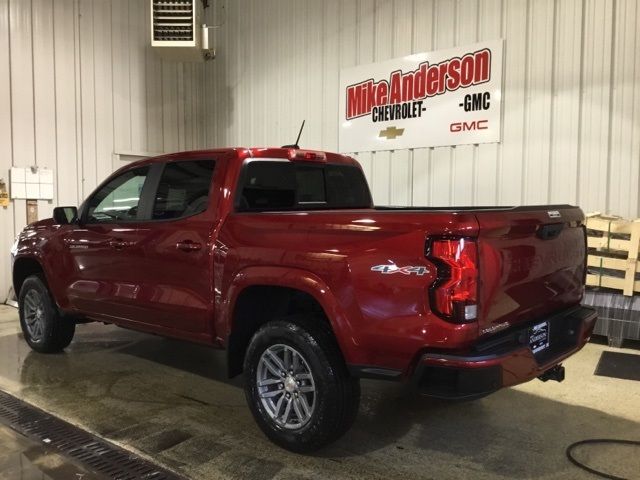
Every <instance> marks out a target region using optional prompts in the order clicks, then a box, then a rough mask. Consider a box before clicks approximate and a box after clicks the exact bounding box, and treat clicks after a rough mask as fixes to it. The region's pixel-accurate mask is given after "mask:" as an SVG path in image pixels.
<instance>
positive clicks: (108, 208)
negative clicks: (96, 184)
mask: <svg viewBox="0 0 640 480" xmlns="http://www.w3.org/2000/svg"><path fill="white" fill-rule="evenodd" d="M148 172H149V167H140V168H136V169H135V170H129V171H128V172H125V173H123V174H122V175H119V176H118V177H116V178H114V179H113V180H111V181H110V182H109V183H107V184H106V185H105V186H104V187H102V188H101V189H100V190H98V192H96V194H95V195H94V196H93V197H91V199H90V200H89V205H88V211H87V222H88V223H115V222H131V221H135V220H137V218H138V204H139V203H140V194H141V193H142V187H143V185H144V182H145V180H146V178H147V173H148Z"/></svg>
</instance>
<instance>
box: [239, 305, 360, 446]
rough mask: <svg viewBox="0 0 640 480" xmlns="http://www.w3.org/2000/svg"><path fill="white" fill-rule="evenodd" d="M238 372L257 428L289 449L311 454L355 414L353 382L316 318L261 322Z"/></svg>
mask: <svg viewBox="0 0 640 480" xmlns="http://www.w3.org/2000/svg"><path fill="white" fill-rule="evenodd" d="M274 354H275V356H276V357H277V358H274ZM265 359H266V360H265ZM287 362H288V364H287ZM283 366H284V367H285V368H284V369H283V368H281V367H283ZM244 371H245V395H246V398H247V403H248V404H249V408H250V409H251V413H252V414H253V416H254V418H255V420H256V422H257V423H258V426H259V427H260V428H261V429H262V431H263V432H264V433H265V435H266V436H267V437H269V439H270V440H271V441H272V442H274V443H275V444H277V445H279V446H281V447H283V448H285V449H287V450H290V451H292V452H297V453H308V452H312V451H314V450H318V449H320V448H322V447H324V446H325V445H328V444H329V443H331V442H333V441H335V440H337V439H338V438H339V437H341V436H342V435H343V434H344V433H345V432H346V431H347V430H349V428H350V427H351V425H352V424H353V422H354V420H355V418H356V415H357V413H358V406H359V403H360V383H359V380H358V379H357V378H354V377H351V376H350V375H349V372H348V371H347V368H346V365H345V362H344V359H343V357H342V354H341V352H340V349H339V348H338V345H337V343H336V340H335V338H334V337H333V333H332V332H331V330H330V329H329V327H328V326H327V324H326V320H325V319H324V318H322V317H319V316H311V317H310V316H299V315H295V316H291V317H287V318H283V319H282V320H277V321H273V322H269V323H267V324H266V325H264V326H263V327H262V328H260V329H259V330H258V331H257V332H256V333H255V335H254V336H253V338H252V339H251V343H250V344H249V348H248V349H247V353H246V355H245V362H244ZM259 382H260V383H261V384H264V386H260V385H259ZM303 397H304V398H303Z"/></svg>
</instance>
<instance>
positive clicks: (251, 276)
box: [215, 266, 353, 362]
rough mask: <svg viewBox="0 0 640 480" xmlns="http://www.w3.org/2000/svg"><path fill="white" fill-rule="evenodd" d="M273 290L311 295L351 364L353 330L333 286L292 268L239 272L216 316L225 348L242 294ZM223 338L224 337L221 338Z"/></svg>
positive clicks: (269, 268)
mask: <svg viewBox="0 0 640 480" xmlns="http://www.w3.org/2000/svg"><path fill="white" fill-rule="evenodd" d="M254 286H273V287H284V288H291V289H294V290H300V291H302V292H304V293H307V294H309V295H310V296H311V297H312V298H314V299H315V300H316V301H317V302H318V304H319V305H320V306H321V307H322V310H323V311H324V313H325V315H326V316H327V320H328V321H329V324H330V325H331V328H332V330H333V333H334V336H335V338H336V341H337V342H338V345H339V347H340V350H341V351H342V354H343V356H344V358H345V360H346V361H347V362H349V358H348V356H349V355H348V352H349V351H350V348H348V347H349V346H348V345H347V344H346V340H345V339H351V338H353V336H352V333H351V332H352V328H351V323H350V322H349V316H348V315H347V312H346V311H345V310H344V309H343V307H342V306H341V305H340V303H339V302H338V300H337V299H336V297H335V295H334V294H333V292H332V291H331V289H330V288H329V286H328V285H327V284H326V283H325V282H324V281H323V280H322V279H321V278H320V277H318V276H317V275H315V274H314V273H312V272H310V271H307V270H303V269H299V268H291V267H281V266H256V267H247V268H245V269H243V270H241V271H239V272H238V273H237V274H236V275H235V276H234V277H233V279H232V280H231V283H230V284H229V288H228V289H227V295H226V296H225V297H224V298H223V299H222V302H221V304H220V306H219V307H218V312H219V315H216V330H215V331H216V332H219V336H222V337H223V338H222V339H221V340H222V342H223V344H224V345H225V346H227V341H228V339H229V335H230V334H231V331H232V329H233V313H234V311H235V306H236V301H237V299H238V297H239V296H240V294H241V293H242V292H243V291H244V290H245V289H246V288H248V287H254ZM220 334H222V335H220Z"/></svg>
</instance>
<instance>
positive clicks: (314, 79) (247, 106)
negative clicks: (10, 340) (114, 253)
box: [0, 0, 640, 298]
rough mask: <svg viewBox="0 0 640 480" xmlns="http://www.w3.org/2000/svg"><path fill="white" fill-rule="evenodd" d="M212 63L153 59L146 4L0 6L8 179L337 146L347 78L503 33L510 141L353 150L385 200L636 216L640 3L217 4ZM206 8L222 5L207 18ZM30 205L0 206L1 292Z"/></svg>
mask: <svg viewBox="0 0 640 480" xmlns="http://www.w3.org/2000/svg"><path fill="white" fill-rule="evenodd" d="M210 3H212V4H214V5H215V12H216V15H215V18H210V21H211V22H210V23H216V24H222V25H221V26H220V27H219V28H217V29H215V35H214V37H215V40H216V46H217V50H218V57H217V58H216V59H215V60H214V61H212V62H208V63H207V64H206V65H205V66H203V65H201V64H173V63H168V62H162V61H160V60H159V59H158V58H157V57H156V55H155V54H154V53H153V52H151V51H150V47H148V43H149V40H148V38H149V32H148V1H146V0H0V177H2V178H5V180H7V179H8V178H7V177H8V170H9V167H10V166H11V165H15V166H29V165H34V164H35V165H39V166H49V167H50V168H54V169H55V171H56V176H57V184H56V200H55V201H54V202H53V203H51V204H50V203H48V202H40V205H39V211H40V216H41V217H44V216H47V215H49V214H50V211H51V209H52V207H53V205H54V204H77V203H79V202H80V201H81V200H82V198H84V196H85V195H86V194H87V193H88V192H89V191H91V189H92V188H93V187H94V186H95V185H96V184H97V182H98V181H100V180H101V179H102V178H104V177H105V176H106V175H107V174H108V173H109V172H110V171H111V170H112V169H113V168H115V167H117V166H118V165H117V161H114V160H112V158H113V157H112V154H113V153H114V152H130V151H134V152H135V151H151V152H154V151H155V152H160V151H175V150H182V149H190V148H200V147H204V146H208V147H218V146H229V145H245V146H252V145H281V144H285V143H290V142H292V141H293V140H294V139H295V135H296V134H297V130H298V127H299V124H300V122H301V120H302V119H306V120H307V126H306V128H305V133H304V135H303V138H302V144H303V146H305V147H310V148H320V149H327V150H336V149H337V147H338V94H339V92H338V78H339V71H340V68H342V67H346V66H352V65H356V64H361V63H370V62H374V61H378V60H385V59H389V58H393V57H397V56H402V55H407V54H410V53H416V52H423V51H429V50H435V49H441V48H448V47H451V46H455V45H464V44H469V43H474V42H477V41H480V40H484V39H496V38H504V39H505V74H504V81H503V87H504V97H503V108H504V113H503V135H502V138H503V141H502V143H500V144H494V145H469V146H459V147H456V148H446V147H443V148H430V149H416V150H398V151H395V152H378V153H360V154H358V155H357V157H358V159H359V160H360V161H361V162H362V164H363V166H364V168H365V170H366V172H367V176H368V178H369V180H370V183H371V185H372V190H373V193H374V196H375V200H376V203H378V204H396V205H470V204H484V205H488V204H502V205H504V204H523V203H529V204H530V203H547V202H550V203H558V202H569V203H574V204H578V205H580V206H582V207H583V208H584V209H585V210H586V211H593V210H599V211H607V212H612V213H617V214H620V215H624V216H627V217H637V216H639V215H640V212H639V211H638V210H639V196H638V190H639V187H640V174H639V167H640V82H639V80H638V79H639V78H640V32H638V25H640V5H639V4H638V2H637V1H636V0H376V1H374V0H344V1H339V0H326V1H321V0H225V1H222V0H219V1H216V0H210ZM210 10H211V11H213V9H210ZM25 221H26V206H25V202H24V201H15V202H12V204H11V206H10V207H9V208H6V209H5V208H0V253H1V252H5V254H0V298H2V297H3V294H4V292H5V291H6V289H7V287H8V285H9V276H10V273H9V263H8V254H7V253H6V252H8V250H9V247H10V245H11V243H12V241H13V238H14V236H15V234H16V233H17V232H18V231H19V230H20V229H21V228H22V227H23V226H24V224H25Z"/></svg>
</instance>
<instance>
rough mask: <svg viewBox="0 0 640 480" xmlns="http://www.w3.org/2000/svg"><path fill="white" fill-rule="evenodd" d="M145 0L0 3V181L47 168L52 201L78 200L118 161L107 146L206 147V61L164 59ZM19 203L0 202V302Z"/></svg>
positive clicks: (43, 210) (20, 221) (42, 209)
mask: <svg viewBox="0 0 640 480" xmlns="http://www.w3.org/2000/svg"><path fill="white" fill-rule="evenodd" d="M148 7H149V2H148V1H146V0H131V1H130V0H0V178H4V180H5V181H7V182H8V180H9V178H8V177H9V169H10V167H11V166H12V165H13V166H20V167H27V166H31V165H37V166H39V167H48V168H51V169H54V172H55V177H56V185H55V200H54V201H53V202H47V201H39V205H38V211H39V212H38V213H39V217H40V218H46V217H48V216H51V211H52V209H53V207H54V206H55V205H78V204H79V203H80V202H81V201H82V200H83V199H84V197H85V196H86V195H88V194H89V193H90V192H91V191H92V190H93V189H94V188H95V186H96V185H97V183H98V182H100V181H102V180H103V179H104V178H105V177H106V176H107V175H108V174H109V173H111V172H112V171H113V170H114V169H115V168H117V167H119V166H120V162H119V161H118V160H117V159H114V158H113V155H112V154H113V153H121V152H162V151H176V150H185V149H192V148H198V147H202V146H203V144H204V127H203V125H204V101H203V93H204V92H203V88H204V66H203V65H194V64H184V65H183V64H176V63H167V62H162V61H161V60H160V59H159V58H158V57H157V56H156V55H155V53H154V52H152V51H151V48H150V47H149V46H148V45H149V40H148V39H149V21H148V19H149V13H148ZM25 224H26V204H25V201H24V200H16V201H12V202H11V205H10V206H9V207H8V208H2V207H0V301H3V300H4V298H5V294H6V292H7V290H8V288H9V285H10V268H9V249H10V246H11V244H12V243H13V239H14V238H15V235H16V234H17V233H18V232H19V231H20V230H21V229H22V228H23V227H24V225H25Z"/></svg>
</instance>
